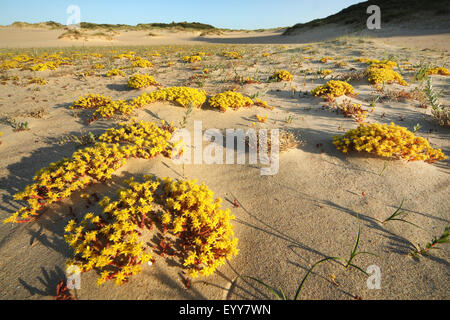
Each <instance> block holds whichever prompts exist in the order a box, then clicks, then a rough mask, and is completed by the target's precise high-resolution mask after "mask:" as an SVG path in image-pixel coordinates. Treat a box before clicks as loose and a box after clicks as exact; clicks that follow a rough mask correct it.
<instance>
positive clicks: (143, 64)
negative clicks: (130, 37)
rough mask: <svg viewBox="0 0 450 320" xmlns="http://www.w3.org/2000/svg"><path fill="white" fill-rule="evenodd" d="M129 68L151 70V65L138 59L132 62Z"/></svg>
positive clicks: (144, 60)
mask: <svg viewBox="0 0 450 320" xmlns="http://www.w3.org/2000/svg"><path fill="white" fill-rule="evenodd" d="M131 66H132V67H134V68H152V67H153V63H151V62H150V61H148V60H146V59H143V58H138V59H137V60H136V61H133V63H132V64H131Z"/></svg>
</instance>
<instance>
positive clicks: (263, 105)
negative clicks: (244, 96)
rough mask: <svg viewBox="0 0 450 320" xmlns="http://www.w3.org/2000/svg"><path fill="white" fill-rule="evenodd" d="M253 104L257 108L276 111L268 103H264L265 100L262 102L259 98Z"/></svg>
mask: <svg viewBox="0 0 450 320" xmlns="http://www.w3.org/2000/svg"><path fill="white" fill-rule="evenodd" d="M253 104H254V105H255V106H258V107H262V108H264V109H269V110H273V109H274V108H273V107H271V106H269V104H268V103H267V102H266V101H263V100H261V99H259V98H256V99H255V100H253Z"/></svg>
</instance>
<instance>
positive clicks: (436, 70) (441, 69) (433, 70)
mask: <svg viewBox="0 0 450 320" xmlns="http://www.w3.org/2000/svg"><path fill="white" fill-rule="evenodd" d="M433 74H440V75H441V76H450V71H448V69H447V68H444V67H436V68H431V69H428V71H427V75H433Z"/></svg>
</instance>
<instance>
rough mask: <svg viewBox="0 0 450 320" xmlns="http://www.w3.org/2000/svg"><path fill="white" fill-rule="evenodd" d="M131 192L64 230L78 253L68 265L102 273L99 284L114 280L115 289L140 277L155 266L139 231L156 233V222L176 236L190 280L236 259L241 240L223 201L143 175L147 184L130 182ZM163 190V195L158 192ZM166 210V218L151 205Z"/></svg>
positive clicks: (191, 185) (190, 185)
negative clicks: (150, 265)
mask: <svg viewBox="0 0 450 320" xmlns="http://www.w3.org/2000/svg"><path fill="white" fill-rule="evenodd" d="M127 184H128V185H129V188H128V189H121V190H119V191H118V192H117V195H118V198H119V200H117V201H114V202H111V199H109V198H108V197H105V198H104V199H103V200H102V201H100V205H101V206H102V207H103V214H102V215H100V216H95V215H94V214H93V213H88V214H86V215H85V217H84V219H83V221H82V222H81V223H79V224H77V223H76V221H70V222H69V223H68V224H67V226H66V228H65V232H66V234H65V240H66V242H67V243H68V244H69V245H70V246H71V247H72V248H73V249H74V252H75V257H74V259H70V260H68V261H67V265H68V266H78V267H79V268H80V270H81V272H87V271H90V270H93V269H95V270H96V271H98V273H99V274H100V277H99V278H98V280H97V284H98V285H101V284H103V283H105V282H106V281H108V280H114V281H115V283H116V284H117V285H121V284H123V283H124V282H126V281H128V279H129V278H130V276H132V275H134V274H137V273H140V272H141V270H142V268H141V265H142V264H143V263H145V262H147V261H151V260H152V261H153V257H152V255H151V254H149V253H145V252H144V249H143V242H142V241H141V240H140V239H139V235H140V232H139V231H140V229H143V228H145V227H148V228H152V225H153V221H159V222H162V224H163V226H164V229H165V230H167V231H169V232H170V233H172V234H173V235H174V236H176V237H177V240H169V239H167V240H163V241H162V242H161V244H160V245H162V243H164V241H171V243H170V245H171V246H172V249H173V250H177V252H176V253H175V254H176V255H177V256H179V257H180V258H181V259H182V262H183V265H184V266H185V267H186V268H187V269H188V274H189V275H190V276H191V277H192V278H196V277H198V276H199V275H203V276H208V275H211V274H213V273H214V271H215V270H216V269H217V268H218V267H220V266H221V265H223V264H224V263H225V262H226V260H227V259H228V260H230V259H231V258H232V257H233V256H235V255H237V254H238V249H237V244H238V239H237V238H235V237H234V232H233V225H232V224H231V223H230V221H231V220H233V219H234V216H232V215H230V211H229V210H221V209H220V207H221V205H220V203H221V199H216V200H214V199H213V192H212V191H211V190H209V188H208V187H207V186H205V185H204V184H202V185H200V186H199V185H197V184H196V182H195V181H176V182H175V181H172V180H171V179H170V178H164V179H158V180H156V181H155V179H154V178H153V177H152V176H145V182H143V183H137V182H134V179H133V178H132V179H130V180H128V181H127ZM160 186H161V189H162V190H161V192H156V191H157V189H158V187H160ZM155 203H156V204H158V205H159V206H160V207H162V208H163V213H162V214H161V213H159V211H157V210H154V207H153V205H154V204H155Z"/></svg>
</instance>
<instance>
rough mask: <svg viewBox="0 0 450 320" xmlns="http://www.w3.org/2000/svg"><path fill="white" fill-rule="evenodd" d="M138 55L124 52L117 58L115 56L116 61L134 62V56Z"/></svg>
mask: <svg viewBox="0 0 450 320" xmlns="http://www.w3.org/2000/svg"><path fill="white" fill-rule="evenodd" d="M135 54H136V52H133V51H129V52H124V53H121V54H119V55H117V56H114V57H113V58H114V59H128V60H132V59H133V58H134V55H135Z"/></svg>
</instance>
